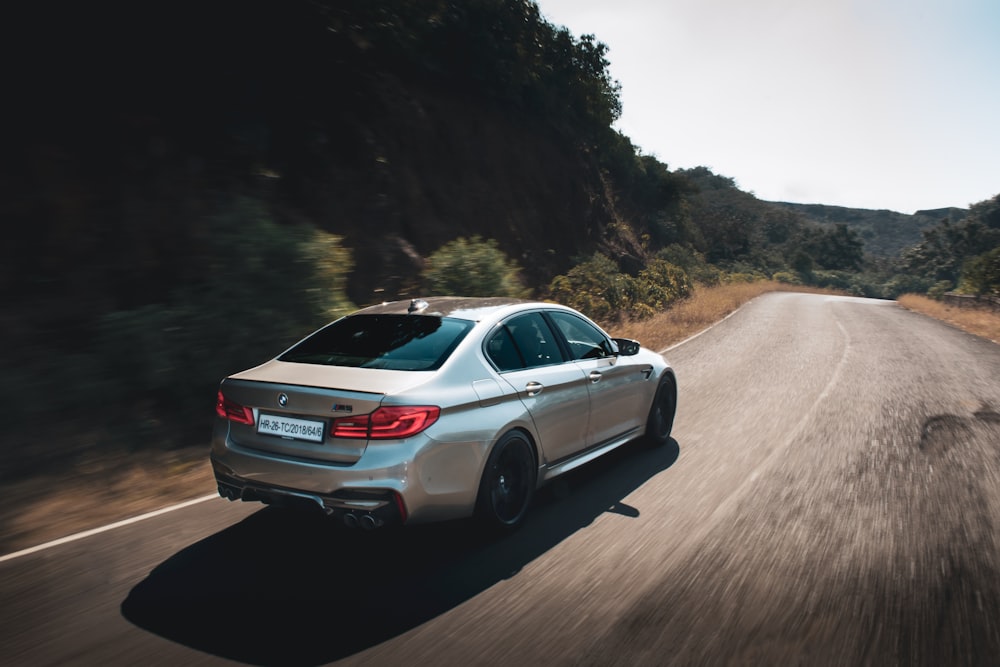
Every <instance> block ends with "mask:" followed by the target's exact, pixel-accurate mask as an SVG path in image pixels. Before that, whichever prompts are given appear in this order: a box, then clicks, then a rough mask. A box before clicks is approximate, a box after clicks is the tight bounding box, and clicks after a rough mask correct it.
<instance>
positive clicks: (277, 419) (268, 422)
mask: <svg viewBox="0 0 1000 667" xmlns="http://www.w3.org/2000/svg"><path fill="white" fill-rule="evenodd" d="M325 430H326V422H321V421H312V420H310V419H296V418H294V417H285V416H282V415H267V414H264V413H261V415H260V417H259V418H258V419H257V433H262V434H264V435H277V436H279V437H282V438H291V439H292V440H306V441H308V442H323V433H324V431H325Z"/></svg>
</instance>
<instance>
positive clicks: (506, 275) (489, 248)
mask: <svg viewBox="0 0 1000 667" xmlns="http://www.w3.org/2000/svg"><path fill="white" fill-rule="evenodd" d="M520 270H521V269H520V267H519V266H518V264H517V262H515V261H513V260H510V259H508V257H507V255H505V254H504V253H503V251H502V250H500V248H499V247H498V246H497V242H496V241H495V240H493V239H487V240H483V239H482V238H481V237H480V236H473V237H472V238H468V239H467V238H458V239H455V240H454V241H451V242H449V243H446V244H445V245H443V246H442V247H441V248H439V249H438V250H437V251H435V252H434V253H433V254H431V256H430V257H428V258H427V266H426V267H425V268H424V270H423V280H424V284H425V285H426V287H427V290H428V294H432V295H461V296H510V297H517V298H521V297H525V296H527V295H528V294H529V291H528V290H526V289H525V288H524V286H523V285H522V284H521V280H520V277H519V273H520Z"/></svg>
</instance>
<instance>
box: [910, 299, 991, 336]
mask: <svg viewBox="0 0 1000 667" xmlns="http://www.w3.org/2000/svg"><path fill="white" fill-rule="evenodd" d="M897 301H898V303H899V305H901V306H902V307H903V308H906V309H907V310H912V311H914V312H917V313H923V314H924V315H929V316H930V317H933V318H935V319H938V320H942V321H944V322H947V323H948V324H951V325H952V326H955V327H958V328H959V329H962V330H963V331H968V332H969V333H971V334H975V335H977V336H982V337H983V338H986V339H988V340H991V341H993V342H994V343H1000V313H998V312H995V311H992V310H987V309H984V308H959V307H958V306H950V305H948V304H946V303H943V302H941V301H935V300H934V299H930V298H928V297H926V296H919V295H916V294H904V295H903V296H901V297H899V299H897Z"/></svg>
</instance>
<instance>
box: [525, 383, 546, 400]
mask: <svg viewBox="0 0 1000 667" xmlns="http://www.w3.org/2000/svg"><path fill="white" fill-rule="evenodd" d="M544 388H545V386H544V385H542V384H541V383H539V382H529V383H528V384H526V385H525V386H524V390H525V391H526V392H527V393H528V396H529V397H534V396H538V395H539V394H540V393H542V389H544Z"/></svg>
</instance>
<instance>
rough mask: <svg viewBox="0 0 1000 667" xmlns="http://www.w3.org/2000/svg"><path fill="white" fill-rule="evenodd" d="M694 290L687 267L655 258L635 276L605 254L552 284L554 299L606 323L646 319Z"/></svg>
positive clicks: (558, 278)
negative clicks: (685, 268) (627, 318)
mask: <svg viewBox="0 0 1000 667" xmlns="http://www.w3.org/2000/svg"><path fill="white" fill-rule="evenodd" d="M693 289H694V288H693V286H692V284H691V280H690V278H688V275H687V274H686V273H685V272H684V270H683V269H681V268H680V267H677V266H674V265H673V264H671V263H669V262H667V261H665V260H662V259H653V260H651V261H650V262H649V264H647V265H646V266H645V267H644V268H642V269H641V270H640V271H639V275H638V276H635V277H633V276H630V275H628V274H625V273H622V272H620V271H619V270H618V265H617V264H615V263H614V262H613V261H612V260H611V259H609V258H608V257H607V256H605V255H603V254H601V253H596V254H595V255H594V256H593V257H591V258H590V259H589V260H586V261H585V262H582V263H580V264H578V265H577V266H575V267H573V268H572V269H570V271H569V272H568V273H567V274H566V275H563V276H556V277H555V278H554V279H553V280H552V282H551V283H550V285H549V293H550V295H551V296H552V298H553V299H555V300H556V301H559V302H560V303H564V304H566V305H568V306H572V307H573V308H576V309H577V310H579V311H581V312H583V313H586V314H587V315H589V316H590V317H591V318H593V319H595V320H598V321H603V322H608V321H614V320H620V319H622V318H623V317H629V318H632V319H636V320H641V319H646V318H647V317H651V316H652V315H655V314H656V313H658V312H660V311H662V310H664V309H665V308H668V307H670V305H671V304H673V303H674V302H676V301H678V300H680V299H684V298H686V297H688V296H689V295H690V294H691V292H692V290H693Z"/></svg>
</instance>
